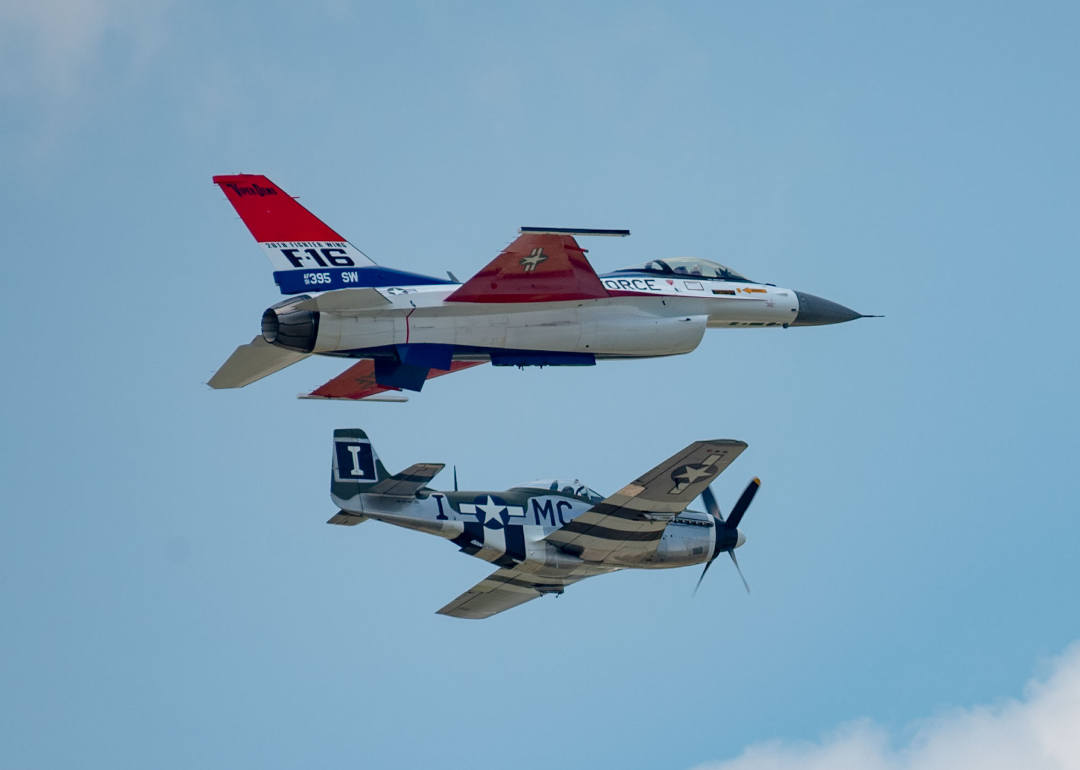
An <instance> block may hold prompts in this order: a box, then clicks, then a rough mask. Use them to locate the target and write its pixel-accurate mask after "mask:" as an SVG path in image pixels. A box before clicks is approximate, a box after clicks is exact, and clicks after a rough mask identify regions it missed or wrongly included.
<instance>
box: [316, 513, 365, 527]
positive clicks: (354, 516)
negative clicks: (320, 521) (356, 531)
mask: <svg viewBox="0 0 1080 770" xmlns="http://www.w3.org/2000/svg"><path fill="white" fill-rule="evenodd" d="M367 520H368V517H367V516H364V515H363V514H361V513H349V512H348V511H338V512H337V513H335V514H334V515H333V516H331V517H330V518H329V519H327V520H326V523H327V524H341V525H342V526H345V527H355V526H356V525H357V524H363V523H364V522H365V521H367Z"/></svg>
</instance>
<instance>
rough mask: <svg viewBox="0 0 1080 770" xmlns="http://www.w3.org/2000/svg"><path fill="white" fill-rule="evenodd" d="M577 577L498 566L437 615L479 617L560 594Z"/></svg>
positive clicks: (475, 618)
mask: <svg viewBox="0 0 1080 770" xmlns="http://www.w3.org/2000/svg"><path fill="white" fill-rule="evenodd" d="M584 577H586V576H584V575H580V576H576V577H562V578H547V577H540V576H538V575H530V574H529V573H527V572H522V571H521V569H520V568H519V567H515V568H513V569H497V570H495V571H494V572H492V573H491V574H490V575H488V576H487V577H486V578H484V579H483V580H481V581H480V582H479V583H477V584H476V585H474V586H473V587H472V588H470V589H469V590H468V591H466V592H465V593H463V594H462V595H461V596H459V597H458V598H456V599H454V600H453V601H452V602H450V603H449V604H447V605H446V606H445V607H443V608H442V609H441V610H439V611H438V614H440V615H451V616H453V617H455V618H472V619H474V620H480V619H482V618H490V617H491V616H492V615H495V614H497V613H500V612H502V611H503V610H508V609H511V608H513V607H517V606H518V605H519V604H524V603H525V602H527V601H531V600H532V599H537V598H539V597H541V596H543V595H544V594H561V593H562V592H563V589H564V588H566V586H568V585H570V584H571V583H576V582H577V581H579V580H582V579H583V578H584Z"/></svg>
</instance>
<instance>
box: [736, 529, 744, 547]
mask: <svg viewBox="0 0 1080 770" xmlns="http://www.w3.org/2000/svg"><path fill="white" fill-rule="evenodd" d="M736 534H737V535H738V537H737V538H735V547H736V548H738V547H739V546H740V545H742V544H743V543H745V542H746V535H744V534H743V533H742V532H739V531H738V530H736Z"/></svg>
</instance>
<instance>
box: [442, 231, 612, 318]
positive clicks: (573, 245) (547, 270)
mask: <svg viewBox="0 0 1080 770" xmlns="http://www.w3.org/2000/svg"><path fill="white" fill-rule="evenodd" d="M607 296H608V293H607V290H606V289H605V288H604V286H603V284H601V283H600V278H599V277H598V276H597V275H596V271H595V270H593V268H592V265H590V264H589V260H588V259H586V258H585V250H584V249H582V248H581V247H580V246H578V243H577V241H576V240H574V237H573V236H572V235H561V234H557V233H551V232H545V233H534V232H526V233H523V234H521V235H519V236H518V238H517V239H516V240H515V241H514V242H513V243H511V244H510V245H509V246H507V247H506V249H505V250H504V251H503V252H502V253H501V254H500V255H499V256H497V257H495V259H493V260H492V261H491V262H490V263H489V264H488V265H487V267H485V268H484V269H483V270H481V271H480V272H479V273H477V274H476V275H474V276H473V277H472V278H470V279H469V280H467V281H466V282H465V283H464V284H462V286H461V288H459V289H458V290H457V291H455V292H454V293H453V294H451V295H450V296H449V297H447V298H446V301H447V302H557V301H560V300H575V299H601V298H606V297H607Z"/></svg>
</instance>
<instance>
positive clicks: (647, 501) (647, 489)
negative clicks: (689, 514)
mask: <svg viewBox="0 0 1080 770" xmlns="http://www.w3.org/2000/svg"><path fill="white" fill-rule="evenodd" d="M746 446H747V445H746V443H745V442H743V441H735V440H732V439H715V440H712V441H695V442H694V443H693V444H691V445H690V446H688V447H686V449H684V450H682V451H681V452H679V453H678V454H675V455H673V456H672V457H670V458H668V459H667V460H665V461H664V462H662V463H660V464H659V465H657V466H656V467H655V468H653V469H652V470H651V471H649V472H648V473H646V474H644V475H643V476H641V477H640V478H638V479H636V480H635V481H633V482H632V483H630V484H628V485H627V486H625V487H623V488H622V489H620V490H619V491H618V492H616V493H615V494H613V495H612V496H611V497H608V498H607V499H606V500H604V501H603V502H600V503H597V504H596V505H594V506H593V507H592V508H591V509H589V510H588V511H585V513H583V514H581V515H580V516H578V517H577V518H575V519H573V520H571V521H570V522H569V523H567V524H565V525H563V526H562V527H560V528H559V529H557V530H555V531H554V532H552V533H551V534H550V535H548V536H547V538H545V539H546V540H547V541H548V542H549V543H552V544H553V545H556V546H558V547H559V548H561V549H562V550H564V551H566V552H567V553H571V554H573V555H575V556H579V557H580V558H582V559H584V560H585V561H589V562H603V561H606V560H607V559H609V558H610V557H612V556H616V555H617V556H618V557H620V558H622V559H626V558H630V559H637V558H641V557H643V556H646V555H648V554H649V553H652V552H653V551H655V550H656V546H657V544H658V543H659V542H660V538H661V537H663V534H664V528H665V527H666V526H667V524H668V522H669V521H670V520H671V519H672V518H674V517H675V515H676V514H679V513H681V512H682V511H683V510H684V509H685V508H686V506H687V505H689V504H690V502H691V501H692V500H693V499H694V498H696V497H697V496H698V495H700V494H701V493H702V492H704V491H705V488H706V487H707V486H708V485H709V484H710V483H711V482H712V480H713V479H715V478H716V477H717V476H719V475H720V473H721V472H722V471H723V470H724V469H725V468H727V467H728V465H730V464H731V462H732V461H733V460H734V459H735V458H736V457H738V456H739V454H740V453H741V452H742V451H743V450H744V449H746Z"/></svg>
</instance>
